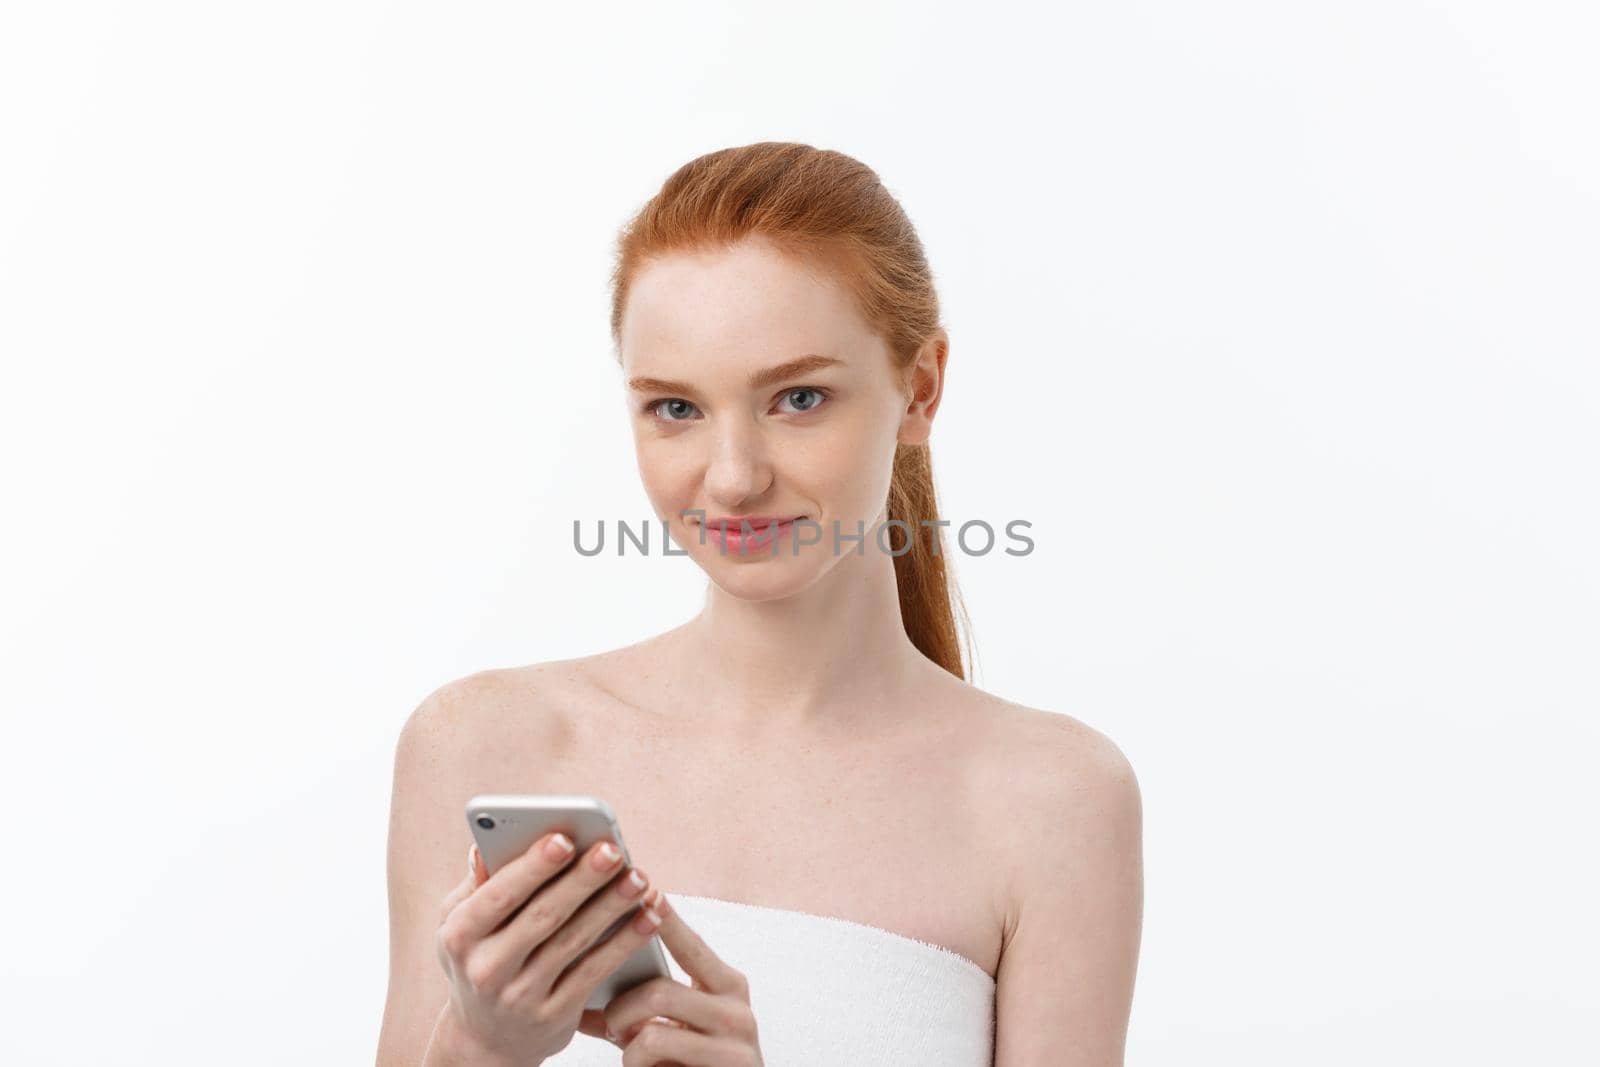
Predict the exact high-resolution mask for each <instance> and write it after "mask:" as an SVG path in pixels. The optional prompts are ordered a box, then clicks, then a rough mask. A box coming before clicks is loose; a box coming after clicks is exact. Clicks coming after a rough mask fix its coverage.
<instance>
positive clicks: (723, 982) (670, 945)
mask: <svg viewBox="0 0 1600 1067" xmlns="http://www.w3.org/2000/svg"><path fill="white" fill-rule="evenodd" d="M653 895H654V896H655V897H656V902H655V904H654V907H655V911H656V914H658V915H660V916H661V927H660V929H659V930H657V931H656V934H657V936H659V937H660V938H661V940H662V943H664V944H665V945H666V946H667V950H668V951H669V952H671V953H672V958H673V959H674V960H676V961H677V962H678V965H679V966H680V967H682V968H683V970H684V973H685V974H687V975H688V976H689V977H690V978H691V979H693V980H694V985H693V986H692V987H691V986H686V985H684V984H683V983H682V982H679V981H676V980H674V979H671V978H652V979H650V980H649V981H648V982H644V983H642V984H640V985H636V986H634V987H633V988H632V989H630V990H628V991H627V992H626V993H623V994H621V995H619V996H617V997H615V998H613V999H612V1001H611V1003H610V1004H608V1005H606V1009H605V1013H604V1015H605V1029H606V1031H607V1033H606V1034H605V1037H606V1038H607V1040H609V1041H611V1043H612V1044H614V1045H617V1046H618V1047H619V1048H621V1049H622V1067H761V1064H762V1059H761V1044H760V1042H759V1040H758V1039H757V1036H756V1017H755V1013H754V1012H752V1011H751V1010H750V985H749V983H748V982H747V981H746V980H745V976H744V974H743V973H742V972H741V971H738V970H736V969H734V968H733V967H730V966H728V964H726V963H724V962H723V961H722V959H721V957H719V956H718V955H717V954H716V953H715V952H712V951H711V948H710V946H708V945H707V944H706V943H705V941H703V940H702V939H701V937H700V935H699V934H697V933H695V932H694V931H693V930H691V929H690V928H689V926H688V924H687V923H685V922H684V921H683V918H682V916H680V915H679V914H678V910H677V909H676V908H674V907H672V906H671V905H670V904H669V903H668V902H667V899H666V897H665V895H663V894H661V893H660V892H655V893H654V894H653ZM645 899H646V901H648V900H649V897H646V898H645ZM585 1014H586V1015H587V1014H589V1013H585Z"/></svg>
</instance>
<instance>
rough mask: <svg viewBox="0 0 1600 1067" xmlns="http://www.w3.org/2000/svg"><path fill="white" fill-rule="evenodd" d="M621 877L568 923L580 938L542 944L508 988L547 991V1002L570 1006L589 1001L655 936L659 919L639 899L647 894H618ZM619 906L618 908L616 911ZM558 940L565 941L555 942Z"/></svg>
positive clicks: (519, 991) (511, 989)
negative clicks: (614, 927) (618, 924)
mask: <svg viewBox="0 0 1600 1067" xmlns="http://www.w3.org/2000/svg"><path fill="white" fill-rule="evenodd" d="M622 881H623V879H618V880H617V882H615V883H613V884H612V886H611V887H609V888H608V889H606V890H605V891H604V892H603V893H602V894H601V895H600V897H599V899H597V900H593V901H590V902H589V903H588V904H586V905H584V909H583V911H584V913H585V914H584V916H583V919H582V922H581V924H574V923H569V924H568V925H572V926H574V929H575V930H579V935H578V936H577V937H576V938H571V937H569V938H566V939H564V940H563V939H559V938H556V937H551V938H550V939H549V940H548V941H546V942H544V943H543V944H541V945H539V946H538V948H536V949H535V950H534V952H533V953H532V954H531V955H530V956H528V958H527V963H526V964H525V966H524V967H523V970H522V973H521V974H520V975H519V976H518V977H517V979H516V981H515V982H513V983H512V985H511V987H509V988H508V992H512V993H513V994H523V993H525V992H526V991H528V990H534V989H544V990H548V992H546V993H545V997H546V999H548V1000H551V1001H555V1002H557V1003H562V1004H568V1005H570V1004H572V1003H574V1002H577V1003H585V1002H587V1001H588V999H589V995H590V994H591V993H593V992H594V990H595V987H596V986H598V985H599V984H600V983H601V981H603V980H604V979H605V978H606V977H607V976H608V975H610V974H611V973H612V972H613V971H615V970H616V969H617V968H618V967H620V966H621V965H622V962H623V960H625V959H627V958H628V957H629V956H631V955H633V954H634V953H635V952H637V951H638V950H639V948H640V947H641V946H642V945H644V944H645V943H646V942H648V941H649V940H650V939H651V938H652V937H654V936H655V933H656V929H657V927H658V926H659V925H660V917H659V916H657V915H655V914H654V913H653V912H651V911H650V910H649V909H648V908H646V907H642V906H641V904H640V900H641V899H647V898H639V899H632V898H629V897H627V896H625V895H623V894H619V893H618V892H617V886H619V885H620V884H622ZM618 907H620V908H621V911H620V912H618V911H616V910H615V909H617V908H618ZM622 915H626V916H627V917H628V918H627V921H626V922H624V923H623V924H622V925H621V927H619V928H618V929H617V930H616V931H614V932H613V933H612V934H611V935H610V936H609V937H606V938H605V939H604V940H600V941H597V940H596V939H597V938H599V937H600V936H601V935H602V934H603V933H604V932H605V931H606V930H607V929H608V928H609V927H610V926H611V924H612V923H614V922H616V921H617V920H618V919H619V918H620V916H622ZM558 940H562V943H561V944H556V942H557V941H558ZM578 942H581V944H580V943H578ZM574 960H575V961H576V962H574Z"/></svg>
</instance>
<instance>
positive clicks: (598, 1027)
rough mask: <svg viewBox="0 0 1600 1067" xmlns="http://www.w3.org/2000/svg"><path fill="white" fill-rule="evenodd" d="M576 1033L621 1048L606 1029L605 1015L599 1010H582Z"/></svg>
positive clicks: (618, 1042)
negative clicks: (596, 1038)
mask: <svg viewBox="0 0 1600 1067" xmlns="http://www.w3.org/2000/svg"><path fill="white" fill-rule="evenodd" d="M578 1033H580V1034H588V1035H589V1036H590V1037H598V1038H601V1039H602V1040H605V1041H609V1042H611V1043H612V1044H613V1045H616V1046H617V1047H618V1048H621V1047H622V1042H620V1041H618V1040H617V1039H616V1038H614V1037H612V1036H611V1031H610V1030H609V1029H607V1027H606V1013H605V1012H603V1011H601V1010H600V1009H599V1008H584V1009H583V1014H582V1015H580V1016H578Z"/></svg>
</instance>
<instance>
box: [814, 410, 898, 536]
mask: <svg viewBox="0 0 1600 1067" xmlns="http://www.w3.org/2000/svg"><path fill="white" fill-rule="evenodd" d="M829 429H830V430H831V431H833V432H830V433H827V434H818V435H816V436H815V437H814V438H813V439H812V440H811V441H810V442H808V445H807V447H806V448H805V449H804V450H803V451H801V450H798V449H797V450H796V452H795V455H794V460H795V466H794V467H793V469H794V471H795V473H796V475H797V476H798V477H803V478H804V479H805V480H806V481H807V482H808V483H809V484H811V485H813V486H815V487H816V488H817V489H818V490H821V491H822V492H823V493H825V494H826V496H827V497H831V498H832V501H833V503H834V506H835V507H836V508H842V509H844V510H846V511H849V512H852V513H856V514H853V515H852V516H851V517H852V518H854V517H857V516H859V517H861V518H870V517H871V516H872V514H873V513H874V512H875V511H876V509H877V508H878V507H879V506H880V505H881V504H882V502H883V498H886V497H887V494H888V491H889V478H890V476H891V473H892V471H893V466H894V443H895V434H894V430H893V428H892V427H891V428H890V429H889V431H888V432H887V433H885V431H884V427H883V425H882V422H881V420H876V419H865V418H863V419H859V420H849V421H845V420H841V421H840V422H839V423H837V424H835V425H834V426H831V427H829ZM802 472H803V473H802Z"/></svg>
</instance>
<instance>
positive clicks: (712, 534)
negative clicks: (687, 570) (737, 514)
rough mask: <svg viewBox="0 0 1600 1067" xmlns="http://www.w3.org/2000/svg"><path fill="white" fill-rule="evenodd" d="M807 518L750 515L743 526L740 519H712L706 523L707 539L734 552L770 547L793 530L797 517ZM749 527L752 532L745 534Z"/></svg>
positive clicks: (720, 547)
mask: <svg viewBox="0 0 1600 1067" xmlns="http://www.w3.org/2000/svg"><path fill="white" fill-rule="evenodd" d="M803 518H805V516H804V515H796V516H794V517H792V518H779V517H778V516H776V515H749V516H745V518H744V520H743V526H741V525H740V520H738V519H731V518H730V519H710V520H708V521H707V522H706V523H705V536H706V541H707V542H708V543H710V544H712V545H715V546H717V547H718V548H719V549H723V550H728V551H733V552H748V551H750V550H752V549H762V548H767V549H770V548H771V547H772V543H773V541H774V540H775V539H776V538H779V537H782V536H784V535H785V534H787V533H789V532H791V531H793V529H794V524H795V521H796V520H797V519H803ZM745 527H749V529H750V531H751V532H750V533H749V534H748V535H746V534H745V532H744V528H745Z"/></svg>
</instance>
